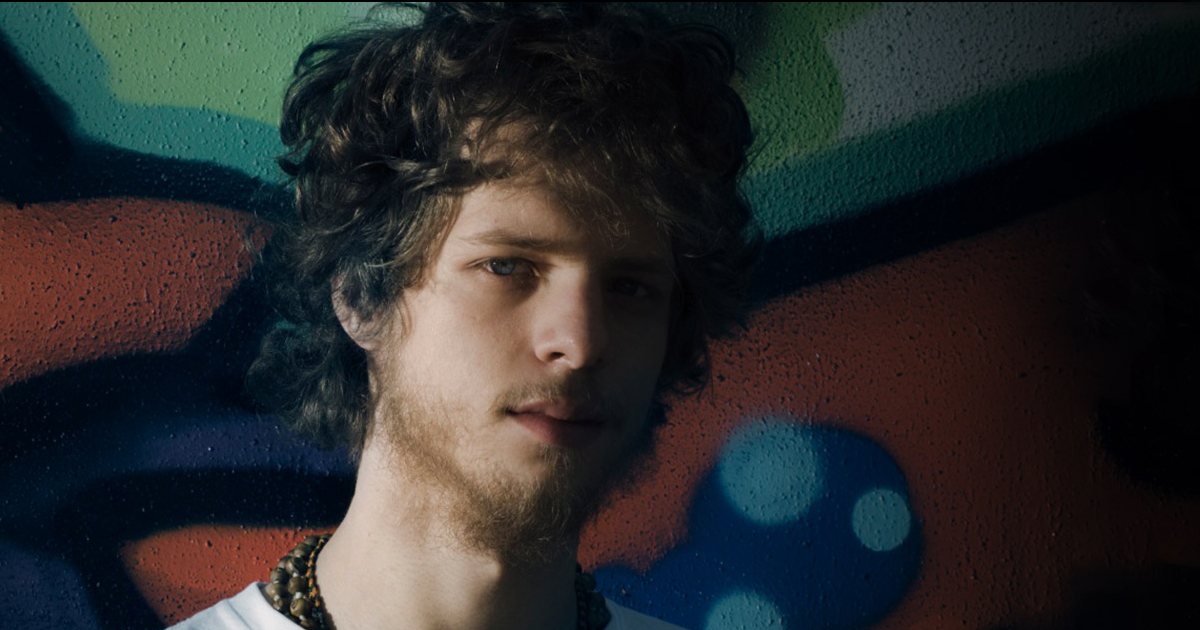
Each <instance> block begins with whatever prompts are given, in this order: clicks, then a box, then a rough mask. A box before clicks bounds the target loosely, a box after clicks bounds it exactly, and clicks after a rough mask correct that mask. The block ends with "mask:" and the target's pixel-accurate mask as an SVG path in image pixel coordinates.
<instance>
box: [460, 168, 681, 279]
mask: <svg viewBox="0 0 1200 630" xmlns="http://www.w3.org/2000/svg"><path fill="white" fill-rule="evenodd" d="M456 215H457V216H456V217H455V219H454V221H453V223H452V224H451V226H450V229H449V231H448V233H447V235H446V246H447V247H454V246H459V245H482V246H488V245H496V246H500V245H507V246H515V247H521V248H525V249H534V250H538V251H543V252H547V253H558V254H563V255H567V254H570V255H572V256H602V257H616V258H636V259H639V260H640V261H641V262H643V263H646V264H648V265H649V264H651V263H653V264H654V265H655V266H657V267H661V268H663V269H664V270H670V269H671V267H672V264H671V252H670V247H669V246H668V245H667V241H666V238H665V235H664V234H663V233H662V231H661V230H659V229H658V228H657V227H656V226H655V225H654V222H653V221H651V220H650V218H649V217H648V216H647V215H646V213H644V212H640V211H636V210H631V209H616V210H611V209H601V208H589V207H582V206H580V205H579V204H567V203H565V202H563V201H562V200H561V198H560V197H559V196H557V195H555V194H553V193H552V192H550V191H549V190H548V189H547V188H546V187H545V186H541V185H538V184H507V183H496V182H491V183H485V184H482V185H480V186H478V187H476V188H474V189H472V190H471V191H469V192H468V193H466V194H465V195H463V196H462V198H461V199H459V202H458V208H457V213H456Z"/></svg>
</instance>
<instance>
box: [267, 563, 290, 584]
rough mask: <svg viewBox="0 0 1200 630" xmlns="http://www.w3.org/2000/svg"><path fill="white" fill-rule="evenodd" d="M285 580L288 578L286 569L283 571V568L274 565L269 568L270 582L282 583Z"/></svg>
mask: <svg viewBox="0 0 1200 630" xmlns="http://www.w3.org/2000/svg"><path fill="white" fill-rule="evenodd" d="M287 580H288V573H287V571H284V570H283V569H280V568H279V567H275V568H274V569H271V583H272V584H283V583H285V582H287Z"/></svg>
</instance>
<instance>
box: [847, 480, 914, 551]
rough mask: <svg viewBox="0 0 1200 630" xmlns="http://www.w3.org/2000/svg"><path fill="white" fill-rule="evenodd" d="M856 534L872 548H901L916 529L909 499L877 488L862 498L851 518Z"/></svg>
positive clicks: (874, 549) (891, 491)
mask: <svg viewBox="0 0 1200 630" xmlns="http://www.w3.org/2000/svg"><path fill="white" fill-rule="evenodd" d="M850 525H851V527H853V528H854V535H855V536H856V537H857V538H858V541H859V542H861V543H862V544H863V546H864V547H866V548H867V549H870V550H872V551H891V550H893V549H895V548H896V547H899V546H900V544H901V543H903V542H904V541H905V540H906V539H907V538H908V534H909V532H910V531H912V514H911V513H910V512H909V510H908V502H906V501H905V500H904V497H902V496H900V494H899V493H897V492H895V491H893V490H888V489H887V488H876V489H874V490H871V491H870V492H867V493H866V494H864V495H862V496H861V497H859V498H858V501H856V502H855V503H854V511H853V513H852V514H851V517H850Z"/></svg>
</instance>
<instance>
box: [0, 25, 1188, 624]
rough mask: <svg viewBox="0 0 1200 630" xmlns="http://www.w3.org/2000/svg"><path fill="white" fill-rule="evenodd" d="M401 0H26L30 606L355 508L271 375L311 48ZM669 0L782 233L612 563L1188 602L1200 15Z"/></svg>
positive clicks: (0, 546) (52, 619) (13, 167)
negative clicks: (274, 413)
mask: <svg viewBox="0 0 1200 630" xmlns="http://www.w3.org/2000/svg"><path fill="white" fill-rule="evenodd" d="M368 7H369V5H368V4H364V3H331V4H324V3H323V4H317V3H313V4H300V5H292V4H286V5H279V4H272V5H260V4H232V5H230V4H207V3H198V4H195V5H188V6H179V5H158V4H132V3H130V4H126V3H74V4H53V3H45V4H43V3H26V4H11V3H10V4H5V5H0V38H2V39H0V43H3V46H0V79H2V80H3V84H4V85H5V86H6V90H5V93H4V94H0V251H3V252H5V255H4V256H3V257H0V423H3V427H4V430H5V433H6V435H7V436H8V439H7V440H5V441H4V444H3V445H0V451H3V453H4V457H3V458H0V462H2V464H3V467H2V468H0V478H2V479H3V482H2V484H0V586H3V587H4V588H0V619H4V620H5V621H4V622H3V623H2V624H0V625H4V626H5V627H8V626H10V625H11V626H12V627H23V628H130V627H135V628H136V627H145V628H152V627H157V626H159V625H161V624H162V623H164V622H172V621H175V620H179V619H181V618H183V617H184V616H186V615H187V614H190V613H191V612H193V611H194V610H196V609H197V608H199V607H202V606H204V605H207V604H209V603H212V602H213V601H215V600H217V599H220V598H221V597H225V596H228V595H230V594H232V593H234V592H236V591H237V590H239V589H240V587H241V586H243V585H244V584H245V583H246V582H248V581H251V580H255V579H262V576H263V575H264V574H265V573H264V571H265V567H267V566H268V565H269V564H270V563H273V562H274V560H275V559H276V558H277V556H278V555H280V554H281V553H282V551H283V550H284V549H286V548H287V547H289V546H290V543H289V541H291V540H293V539H294V538H295V537H296V536H297V535H299V534H302V533H307V532H314V531H320V530H323V529H325V528H328V527H329V526H332V525H334V524H336V523H337V521H338V519H339V518H340V516H341V512H342V510H344V508H345V505H346V503H347V501H348V496H349V491H350V488H351V484H352V475H353V470H352V467H351V466H350V464H349V462H348V461H347V458H346V457H345V455H344V454H342V453H336V452H335V453H327V452H321V451H318V450H316V449H314V448H312V447H310V446H308V445H305V444H303V443H300V442H298V441H297V440H296V439H295V438H293V437H292V436H290V435H289V434H288V433H287V432H286V431H285V430H283V429H281V428H280V427H279V426H278V425H277V423H276V422H275V421H274V420H273V419H272V418H270V417H262V416H258V415H255V414H254V413H253V411H251V407H250V406H249V404H248V403H247V401H246V400H245V399H244V394H243V391H242V385H241V379H242V375H243V373H244V371H245V368H246V366H247V365H248V362H249V360H250V359H251V358H252V356H253V354H254V352H255V349H256V347H257V343H258V339H259V338H260V336H261V334H262V333H263V331H264V330H266V329H267V328H268V327H269V326H270V325H271V323H272V317H273V316H272V313H271V310H270V307H269V305H267V304H265V303H264V301H263V298H262V297H261V279H260V278H258V277H257V276H256V275H255V274H254V273H253V269H254V263H255V261H256V254H255V252H257V251H258V249H259V248H260V247H261V246H262V245H263V244H264V243H265V242H266V241H267V239H268V237H269V234H267V233H266V231H265V230H263V229H262V228H261V227H258V225H257V223H256V222H255V221H254V220H253V218H252V216H253V213H256V212H257V213H267V214H269V213H272V212H279V211H282V210H281V208H285V207H286V198H287V194H286V192H283V191H280V190H279V189H278V188H277V187H276V186H275V185H274V182H275V181H277V179H278V177H277V175H276V174H275V172H274V171H273V167H272V165H271V156H273V155H275V154H277V153H278V152H279V150H280V146H279V144H278V139H277V137H276V130H275V124H276V121H277V115H278V114H277V111H278V108H279V101H280V94H281V91H282V87H283V82H284V81H285V80H286V76H287V73H288V70H289V65H290V63H291V62H292V60H293V59H294V58H295V56H296V54H297V53H298V51H299V50H300V48H301V47H302V46H303V45H304V43H305V42H307V41H309V40H310V39H312V38H313V37H314V36H315V35H317V34H319V33H321V32H324V31H325V30H328V29H329V28H332V27H335V26H337V25H339V24H342V23H344V22H345V21H346V20H348V19H353V18H355V17H358V16H361V15H363V14H365V13H366V11H367V9H368ZM666 10H667V11H669V12H672V13H675V14H678V15H680V16H683V17H691V18H694V19H699V20H706V21H710V22H713V23H716V24H719V25H721V26H722V27H724V28H726V29H727V30H728V31H729V32H730V34H731V36H732V37H733V38H734V39H735V40H736V42H737V45H738V48H739V50H740V51H741V52H742V66H743V69H744V74H743V76H742V77H741V78H740V79H739V86H738V87H739V89H740V90H741V92H742V93H743V94H744V95H745V97H746V101H747V103H748V105H749V106H750V108H751V110H752V114H753V116H754V119H755V121H756V122H757V124H758V126H759V147H758V153H757V158H756V161H755V162H754V165H753V167H752V169H751V171H750V173H749V174H748V178H747V182H746V190H747V192H748V194H749V195H750V196H751V198H752V199H753V201H754V202H755V205H756V211H757V212H758V214H759V217H760V220H761V222H762V223H763V225H764V227H765V229H766V231H767V234H768V237H769V243H768V248H767V252H766V257H765V261H764V264H763V265H762V266H761V267H760V269H759V271H758V276H757V278H756V289H755V296H756V299H757V306H756V309H755V310H754V312H753V313H752V315H751V317H750V320H749V321H748V328H747V330H746V331H745V333H744V334H742V335H740V336H738V337H736V338H734V339H731V340H727V341H723V342H721V343H720V344H718V345H717V346H716V347H715V348H714V364H715V366H716V368H715V371H714V379H713V384H712V387H711V389H710V390H709V391H708V392H707V393H706V394H705V395H704V396H702V397H700V398H698V399H690V400H686V401H681V402H678V403H677V404H676V405H675V407H674V409H673V411H672V413H671V422H670V424H669V425H668V426H667V427H666V428H665V429H664V430H663V432H662V434H661V436H660V437H661V440H660V443H659V447H658V451H657V453H656V462H657V466H656V468H655V470H654V471H653V473H652V474H651V475H649V476H648V477H647V478H646V479H644V480H643V481H642V482H641V483H640V484H639V485H637V486H636V487H635V488H634V489H633V490H631V491H630V493H629V494H628V495H626V496H622V497H619V498H618V499H617V500H616V501H614V503H613V504H612V505H611V506H610V507H609V508H608V509H607V510H606V511H605V512H604V513H602V514H601V515H600V517H599V518H598V519H597V521H596V522H595V523H594V524H593V525H591V526H590V527H589V529H588V531H587V532H586V536H585V539H584V544H583V548H582V559H583V561H584V562H585V563H586V564H587V565H589V566H591V567H593V568H595V570H596V573H597V575H598V578H599V579H600V582H601V586H602V589H603V590H604V591H605V592H606V593H607V594H608V595H609V596H610V597H613V598H615V599H617V600H619V601H623V602H626V603H629V604H630V605H632V606H634V607H637V608H640V609H643V610H646V611H648V612H651V613H654V614H657V615H659V616H661V617H664V618H666V619H669V620H672V621H674V622H676V623H680V624H682V625H685V626H688V627H693V628H697V630H700V629H705V630H719V629H722V628H792V629H797V628H889V629H890V628H897V629H898V628H944V627H955V628H958V627H968V628H999V627H1006V628H1024V627H1030V628H1032V627H1052V626H1056V625H1057V626H1068V625H1070V624H1084V625H1088V624H1089V621H1088V620H1089V619H1092V618H1094V617H1095V616H1096V615H1102V618H1104V619H1107V620H1109V621H1113V622H1116V623H1118V625H1120V624H1121V623H1124V624H1125V625H1126V626H1132V625H1133V624H1134V623H1144V624H1151V626H1154V625H1156V624H1157V625H1163V624H1164V623H1166V622H1170V621H1174V620H1175V619H1176V618H1167V619H1166V621H1164V619H1163V618H1156V617H1154V615H1169V614H1170V615H1177V616H1178V615H1185V616H1186V615H1192V616H1193V619H1194V618H1195V615H1197V614H1198V613H1200V611H1197V610H1196V608H1195V606H1194V604H1193V603H1192V602H1191V599H1190V598H1189V597H1188V595H1187V594H1188V593H1193V592H1194V591H1195V588H1197V587H1198V586H1200V578H1198V577H1197V576H1198V575H1200V539H1198V538H1197V537H1196V536H1195V534H1194V532H1195V531H1197V530H1198V528H1200V470H1197V466H1196V464H1195V463H1194V461H1193V460H1194V458H1193V457H1192V456H1191V453H1192V452H1193V451H1194V445H1195V444H1196V440H1197V439H1200V430H1198V429H1197V428H1196V423H1195V422H1194V418H1195V413H1196V412H1197V411H1198V410H1197V409H1196V407H1195V405H1194V403H1192V402H1191V392H1193V391H1194V387H1195V385H1196V384H1197V383H1200V370H1197V369H1196V368H1195V367H1194V365H1193V364H1194V360H1193V358H1192V357H1194V356H1196V355H1195V352H1200V335H1198V334H1196V333H1195V332H1194V331H1192V328H1193V326H1192V325H1191V324H1190V323H1189V322H1194V321H1197V317H1200V297H1197V296H1198V295H1200V291H1196V278H1197V277H1200V275H1198V272H1200V262H1198V261H1197V259H1196V258H1195V256H1194V254H1192V253H1190V252H1192V251H1193V250H1194V247H1193V246H1192V243H1194V242H1195V237H1197V236H1200V229H1198V228H1200V226H1198V225H1197V220H1196V216H1197V215H1196V210H1197V205H1198V202H1197V199H1200V190H1197V187H1196V185H1195V184H1194V183H1193V182H1192V181H1191V180H1192V179H1194V177H1193V174H1194V172H1195V170H1196V167H1197V166H1200V164H1197V158H1196V157H1195V154H1194V151H1193V147H1194V146H1195V145H1196V143H1197V142H1198V141H1200V125H1198V124H1197V122H1196V118H1195V116H1194V113H1195V111H1196V110H1197V106H1198V104H1200V11H1197V10H1196V9H1195V8H1194V7H1191V6H1188V5H1185V4H1177V3H1156V4H1151V5H1148V6H1142V5H1135V4H991V3H983V4H932V3H931V4H921V3H895V4H875V3H829V4H821V3H811V4H753V3H742V4H737V5H718V4H710V3H681V4H680V5H679V6H671V7H666ZM1125 622H1128V623H1125Z"/></svg>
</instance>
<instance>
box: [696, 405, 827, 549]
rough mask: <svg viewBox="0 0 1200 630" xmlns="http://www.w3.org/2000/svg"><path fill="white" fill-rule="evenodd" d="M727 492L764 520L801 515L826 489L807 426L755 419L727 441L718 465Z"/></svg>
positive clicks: (750, 515)
mask: <svg viewBox="0 0 1200 630" xmlns="http://www.w3.org/2000/svg"><path fill="white" fill-rule="evenodd" d="M718 474H719V479H720V482H721V487H722V488H723V489H724V491H725V496H726V497H728V499H729V501H730V502H731V503H732V504H733V505H734V507H736V508H737V509H738V510H740V511H741V512H742V514H745V515H746V517H747V518H749V519H750V520H752V521H754V522H755V523H759V524H762V525H777V524H780V523H786V522H789V521H795V520H798V519H799V518H800V517H801V516H803V514H804V513H805V512H806V511H808V508H809V506H811V505H812V503H813V501H814V500H816V499H817V496H818V494H819V493H820V491H821V489H822V486H823V484H822V476H823V471H822V462H821V458H820V455H819V453H818V452H817V450H816V449H815V448H814V445H813V443H812V440H811V439H810V438H809V436H808V435H807V433H806V430H805V428H804V427H802V426H798V425H795V424H787V423H780V422H755V423H751V424H748V425H746V426H744V427H742V428H741V429H739V430H738V431H737V432H736V433H735V434H734V435H733V437H732V438H730V440H729V442H728V443H727V444H726V445H725V452H724V454H723V455H722V456H721V462H720V464H719V469H718Z"/></svg>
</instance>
